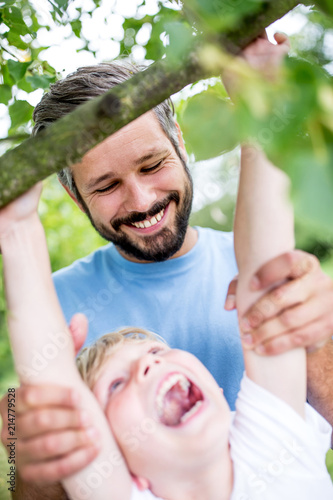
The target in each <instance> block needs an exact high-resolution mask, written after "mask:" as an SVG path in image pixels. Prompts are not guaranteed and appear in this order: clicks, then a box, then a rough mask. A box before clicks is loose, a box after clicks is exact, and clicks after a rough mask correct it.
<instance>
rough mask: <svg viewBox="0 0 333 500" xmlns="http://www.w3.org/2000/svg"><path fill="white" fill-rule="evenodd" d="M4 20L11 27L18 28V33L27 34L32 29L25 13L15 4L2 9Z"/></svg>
mask: <svg viewBox="0 0 333 500" xmlns="http://www.w3.org/2000/svg"><path fill="white" fill-rule="evenodd" d="M2 18H3V22H4V23H5V24H6V25H7V26H8V27H9V28H13V29H14V30H16V32H17V34H18V35H27V34H28V33H29V32H30V30H29V28H28V26H27V25H26V24H25V22H24V19H23V15H22V12H21V10H20V9H18V8H17V7H14V6H8V7H5V8H4V9H3V11H2Z"/></svg>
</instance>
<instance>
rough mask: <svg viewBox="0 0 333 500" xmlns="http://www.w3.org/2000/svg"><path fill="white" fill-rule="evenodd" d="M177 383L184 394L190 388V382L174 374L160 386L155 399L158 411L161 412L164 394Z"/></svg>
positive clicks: (182, 376) (179, 374)
mask: <svg viewBox="0 0 333 500" xmlns="http://www.w3.org/2000/svg"><path fill="white" fill-rule="evenodd" d="M177 383H179V384H180V386H181V388H182V389H183V391H185V392H187V391H188V389H189V387H190V382H189V381H188V380H187V378H186V377H185V376H184V375H182V374H181V373H175V374H174V375H171V376H170V377H168V378H167V379H166V380H165V381H164V382H163V384H162V385H161V387H160V389H159V391H158V394H157V397H156V405H157V409H158V410H159V411H163V401H164V398H165V395H166V393H167V392H168V391H169V390H170V389H171V387H173V386H174V385H176V384H177Z"/></svg>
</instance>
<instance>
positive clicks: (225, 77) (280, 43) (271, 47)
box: [222, 32, 290, 99]
mask: <svg viewBox="0 0 333 500" xmlns="http://www.w3.org/2000/svg"><path fill="white" fill-rule="evenodd" d="M274 38H275V41H276V42H277V45H275V44H273V43H271V42H270V41H269V40H268V38H267V34H266V32H264V33H263V34H262V35H261V36H260V37H258V38H257V39H256V40H254V42H252V43H250V45H248V46H247V47H246V48H245V49H244V50H243V51H242V52H241V55H240V56H239V58H238V59H236V60H238V61H239V64H240V66H244V61H245V62H246V63H247V65H248V67H249V68H252V70H254V71H257V72H258V73H260V76H263V77H264V78H266V79H267V80H273V81H274V80H275V79H276V78H277V77H278V75H279V71H280V68H281V64H282V61H283V59H284V58H285V56H286V55H287V54H288V52H289V50H290V42H289V39H288V37H287V35H285V34H283V33H275V35H274ZM222 82H223V85H224V86H225V88H226V90H227V92H228V94H229V95H230V97H231V98H232V99H235V98H237V97H236V96H237V94H240V93H241V92H242V83H243V77H242V76H241V74H239V73H238V70H237V65H236V66H232V65H230V66H229V67H227V68H226V69H225V70H224V71H223V74H222Z"/></svg>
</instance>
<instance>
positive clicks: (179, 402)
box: [160, 382, 195, 426]
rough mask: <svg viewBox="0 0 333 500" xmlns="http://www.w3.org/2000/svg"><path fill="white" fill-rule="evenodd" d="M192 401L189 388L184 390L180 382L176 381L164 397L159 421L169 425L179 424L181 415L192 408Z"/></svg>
mask: <svg viewBox="0 0 333 500" xmlns="http://www.w3.org/2000/svg"><path fill="white" fill-rule="evenodd" d="M194 403H195V401H194ZM194 403H193V402H191V398H190V388H189V389H188V390H184V388H183V387H182V386H181V384H180V382H177V383H176V384H175V385H174V386H173V387H171V389H170V390H169V391H168V392H167V393H166V395H165V397H164V400H163V410H162V412H161V415H160V418H161V422H162V423H163V424H165V425H169V426H172V425H178V424H180V422H181V417H182V416H183V415H184V414H185V413H187V412H188V411H189V410H190V409H191V408H192V406H193V404H194Z"/></svg>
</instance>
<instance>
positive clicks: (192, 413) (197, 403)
mask: <svg viewBox="0 0 333 500" xmlns="http://www.w3.org/2000/svg"><path fill="white" fill-rule="evenodd" d="M201 405H202V401H197V402H196V403H195V405H194V406H192V408H191V409H190V410H189V411H188V412H187V413H184V415H183V416H182V417H181V419H180V421H181V423H182V424H183V423H184V422H186V420H188V419H189V418H190V417H192V415H194V413H195V412H196V411H197V410H198V409H199V408H200V406H201Z"/></svg>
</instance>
